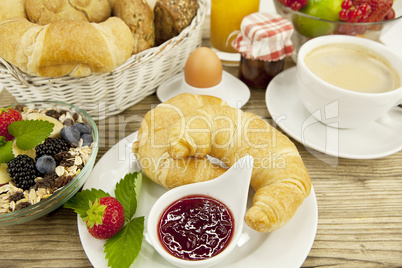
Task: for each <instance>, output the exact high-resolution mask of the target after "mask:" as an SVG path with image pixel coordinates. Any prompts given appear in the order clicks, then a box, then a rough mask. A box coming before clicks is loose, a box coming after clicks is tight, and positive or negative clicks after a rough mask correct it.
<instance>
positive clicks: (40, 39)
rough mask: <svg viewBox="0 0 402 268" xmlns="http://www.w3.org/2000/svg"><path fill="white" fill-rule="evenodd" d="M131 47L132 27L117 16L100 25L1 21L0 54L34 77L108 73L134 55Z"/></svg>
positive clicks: (23, 20) (19, 20)
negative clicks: (43, 24) (42, 24)
mask: <svg viewBox="0 0 402 268" xmlns="http://www.w3.org/2000/svg"><path fill="white" fill-rule="evenodd" d="M132 48H133V37H132V35H131V32H130V29H129V28H128V26H127V25H126V24H125V23H124V22H123V21H122V20H121V19H119V18H117V17H111V18H109V19H108V20H106V21H105V22H102V23H99V24H97V23H89V22H83V21H57V22H53V23H50V24H47V25H45V26H41V25H37V24H34V23H31V22H29V21H28V20H26V19H23V18H17V19H12V20H7V21H3V22H2V23H0V57H2V58H3V59H5V60H6V61H8V62H10V63H11V64H13V65H15V66H17V67H18V68H20V69H21V70H22V71H24V72H26V73H28V74H31V75H34V76H45V77H59V76H65V75H70V76H78V77H81V76H87V75H90V74H92V73H105V72H109V71H111V70H113V69H114V68H116V67H118V66H120V65H121V64H123V63H124V62H125V61H126V60H127V59H128V58H129V57H130V56H131V52H132Z"/></svg>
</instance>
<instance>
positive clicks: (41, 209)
mask: <svg viewBox="0 0 402 268" xmlns="http://www.w3.org/2000/svg"><path fill="white" fill-rule="evenodd" d="M17 105H23V106H25V107H28V108H35V109H51V108H59V109H62V110H67V111H70V112H72V113H77V115H81V117H82V121H83V122H84V123H87V124H89V125H90V126H91V128H92V137H93V142H94V143H93V149H92V153H91V155H90V157H89V159H88V161H87V163H86V164H85V166H84V167H83V168H82V170H81V171H80V172H79V173H78V174H77V175H76V176H75V177H74V179H72V180H71V181H70V182H69V183H68V184H67V185H65V186H64V187H62V188H59V189H58V190H57V191H55V192H54V193H53V194H52V195H50V196H49V197H47V198H45V199H43V200H41V201H39V202H38V203H36V204H33V205H30V206H28V207H26V208H22V209H19V210H16V211H13V212H8V213H4V214H0V226H5V225H14V224H20V223H24V222H28V221H31V220H34V219H37V218H39V217H42V216H44V215H46V214H48V213H50V212H52V211H53V210H55V209H57V208H59V207H60V206H62V205H63V204H64V203H65V202H66V201H67V200H69V199H70V198H71V197H72V196H74V195H75V194H76V193H77V192H78V190H80V189H81V187H82V186H83V185H84V183H85V181H86V180H87V178H88V176H89V174H90V173H91V171H92V169H93V166H94V163H95V160H96V156H97V154H98V149H99V143H98V142H99V134H98V128H97V126H96V124H95V122H94V120H93V119H92V118H91V116H90V115H89V114H88V113H86V112H85V111H83V110H81V109H80V108H78V107H75V106H73V105H70V104H67V103H63V102H56V101H35V102H24V103H18V104H14V105H11V107H15V106H17Z"/></svg>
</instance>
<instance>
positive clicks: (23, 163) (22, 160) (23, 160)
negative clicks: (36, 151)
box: [7, 154, 37, 190]
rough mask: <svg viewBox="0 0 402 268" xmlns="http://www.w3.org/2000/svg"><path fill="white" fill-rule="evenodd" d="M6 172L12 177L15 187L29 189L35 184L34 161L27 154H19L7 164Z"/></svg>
mask: <svg viewBox="0 0 402 268" xmlns="http://www.w3.org/2000/svg"><path fill="white" fill-rule="evenodd" d="M7 172H8V173H9V174H10V177H11V178H12V179H13V180H12V181H13V183H14V185H15V186H16V187H18V188H21V189H23V190H29V188H31V186H33V185H35V178H36V175H37V171H36V169H35V161H34V160H33V159H32V158H31V157H29V156H27V155H23V154H20V155H18V156H17V157H16V158H14V159H13V160H11V161H9V162H8V164H7Z"/></svg>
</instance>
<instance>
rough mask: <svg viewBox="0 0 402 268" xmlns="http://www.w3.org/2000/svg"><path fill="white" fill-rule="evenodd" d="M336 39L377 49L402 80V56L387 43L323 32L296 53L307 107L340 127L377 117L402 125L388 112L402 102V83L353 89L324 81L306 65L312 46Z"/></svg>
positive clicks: (329, 42)
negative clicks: (382, 89)
mask: <svg viewBox="0 0 402 268" xmlns="http://www.w3.org/2000/svg"><path fill="white" fill-rule="evenodd" d="M333 43H346V44H355V45H359V46H362V47H364V48H367V49H370V50H372V51H375V52H376V53H377V54H379V55H380V56H382V57H383V58H384V59H385V60H386V61H388V63H389V65H390V66H391V67H392V68H393V69H394V70H395V71H396V73H397V75H399V79H400V80H399V81H400V85H401V84H402V81H401V79H402V59H401V58H400V57H399V56H398V55H397V54H395V53H393V51H392V50H391V49H389V48H388V47H386V46H384V45H382V44H380V43H378V42H375V41H371V40H369V39H365V38H361V37H354V36H347V35H328V36H321V37H317V38H313V39H311V40H309V41H308V42H306V43H305V44H303V46H302V47H301V48H300V51H299V53H298V56H297V57H298V58H297V67H296V68H297V81H298V84H297V85H298V89H299V95H300V98H301V101H302V103H303V104H304V106H305V108H306V109H307V110H308V111H309V112H310V113H311V114H312V115H313V116H314V117H315V118H316V119H317V120H318V121H321V122H322V123H324V124H327V125H330V126H336V127H339V128H356V127H361V126H364V125H366V124H369V123H371V122H374V121H381V122H382V123H384V124H388V125H389V124H390V125H391V126H395V127H398V128H399V127H401V126H402V122H392V121H391V122H390V120H387V115H388V113H389V112H390V111H391V110H392V109H393V108H395V107H396V106H397V105H398V104H401V103H402V86H399V87H398V88H396V89H394V90H391V91H387V92H383V93H362V92H356V91H351V90H347V89H344V88H340V87H339V86H335V85H333V84H330V83H328V82H326V81H324V80H323V79H321V78H319V77H318V76H317V75H316V74H314V73H313V72H312V71H311V70H310V69H309V68H308V67H307V66H306V64H305V61H304V59H305V57H306V56H307V55H308V54H309V53H310V52H311V51H312V50H314V49H316V48H318V47H321V46H324V45H327V44H333Z"/></svg>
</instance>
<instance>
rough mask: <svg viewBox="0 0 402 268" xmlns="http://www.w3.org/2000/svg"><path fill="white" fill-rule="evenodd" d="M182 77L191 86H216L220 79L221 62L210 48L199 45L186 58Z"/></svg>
mask: <svg viewBox="0 0 402 268" xmlns="http://www.w3.org/2000/svg"><path fill="white" fill-rule="evenodd" d="M184 78H185V80H186V82H187V83H188V84H189V85H190V86H193V87H197V88H208V87H213V86H216V85H217V84H219V83H220V82H221V80H222V63H221V61H220V59H219V58H218V56H217V55H216V53H215V52H214V51H213V50H212V49H210V48H208V47H199V48H197V49H196V50H194V51H193V52H192V53H191V54H190V56H189V57H188V59H187V62H186V65H185V67H184Z"/></svg>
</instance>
